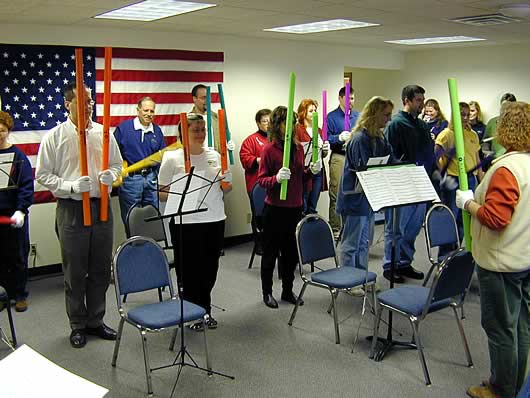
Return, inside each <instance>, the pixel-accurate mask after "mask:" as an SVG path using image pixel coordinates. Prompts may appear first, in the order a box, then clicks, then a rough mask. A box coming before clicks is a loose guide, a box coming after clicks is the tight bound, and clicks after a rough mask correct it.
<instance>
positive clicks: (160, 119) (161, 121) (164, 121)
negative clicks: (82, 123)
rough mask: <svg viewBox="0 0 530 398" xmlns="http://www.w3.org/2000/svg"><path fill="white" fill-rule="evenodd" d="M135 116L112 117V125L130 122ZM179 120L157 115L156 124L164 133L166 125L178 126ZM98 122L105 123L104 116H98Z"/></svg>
mask: <svg viewBox="0 0 530 398" xmlns="http://www.w3.org/2000/svg"><path fill="white" fill-rule="evenodd" d="M134 116H135V114H133V115H124V116H111V117H110V124H111V126H117V125H119V124H120V123H122V122H124V121H126V120H129V119H131V118H132V117H134ZM179 120H180V116H179V115H157V116H156V117H155V123H156V124H158V125H159V126H160V127H161V128H162V131H164V127H165V125H177V124H178V123H179ZM96 121H97V122H98V123H103V116H98V117H97V118H96Z"/></svg>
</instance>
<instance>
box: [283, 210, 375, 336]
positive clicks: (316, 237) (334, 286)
mask: <svg viewBox="0 0 530 398" xmlns="http://www.w3.org/2000/svg"><path fill="white" fill-rule="evenodd" d="M296 245H297V248H298V259H299V262H298V266H299V270H300V277H301V278H302V281H303V282H304V284H303V286H302V289H301V291H300V294H299V296H298V298H299V300H301V299H302V297H303V296H304V293H305V290H306V288H307V286H316V287H319V288H322V289H326V290H328V291H329V292H330V294H331V310H332V311H333V323H334V326H335V342H336V343H337V344H340V334H339V322H338V317H337V309H336V305H335V304H336V303H335V299H336V296H337V294H338V292H340V291H344V292H347V293H349V292H351V290H352V289H355V288H360V287H363V288H364V289H365V291H366V289H368V288H371V291H372V297H373V300H374V302H375V282H376V278H377V275H376V274H375V273H373V272H369V271H368V270H366V271H364V270H360V269H357V268H354V267H344V266H339V263H338V261H337V255H336V253H335V244H334V239H333V231H332V229H331V227H330V225H329V224H328V222H327V221H326V220H325V219H324V218H322V217H321V216H319V215H318V214H309V215H307V216H305V217H304V218H303V219H302V220H301V221H300V222H299V223H298V225H297V227H296ZM322 260H327V263H328V264H327V267H328V268H323V267H325V266H326V265H325V264H322V263H320V262H319V261H322ZM329 263H332V264H331V266H330V264H329ZM311 264H315V268H316V269H317V271H316V272H312V273H309V274H306V273H304V270H303V266H304V265H311ZM299 300H298V302H297V303H296V305H295V307H294V309H293V312H292V314H291V318H290V319H289V326H292V324H293V322H294V318H295V316H296V313H297V311H298V307H299ZM361 321H362V318H361Z"/></svg>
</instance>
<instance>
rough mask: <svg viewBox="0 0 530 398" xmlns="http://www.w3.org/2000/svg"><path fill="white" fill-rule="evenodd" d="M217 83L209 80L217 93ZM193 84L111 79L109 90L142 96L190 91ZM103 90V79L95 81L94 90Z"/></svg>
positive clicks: (99, 91)
mask: <svg viewBox="0 0 530 398" xmlns="http://www.w3.org/2000/svg"><path fill="white" fill-rule="evenodd" d="M218 83H222V81H219V82H213V83H212V82H209V86H210V87H211V90H212V93H217V84H218ZM195 85H197V83H196V82H134V84H133V85H131V84H130V83H129V82H118V81H113V82H112V83H111V91H112V92H113V93H138V94H139V97H142V94H143V93H191V90H192V88H193V86H195ZM103 91H104V89H103V81H102V80H101V81H97V82H96V92H97V93H103ZM135 102H136V101H135ZM190 103H191V96H190Z"/></svg>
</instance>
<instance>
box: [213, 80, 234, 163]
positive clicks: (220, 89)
mask: <svg viewBox="0 0 530 398" xmlns="http://www.w3.org/2000/svg"><path fill="white" fill-rule="evenodd" d="M217 91H218V92H219V101H221V108H222V109H224V111H225V127H226V142H228V141H230V140H231V139H232V134H231V133H230V127H228V118H227V117H226V105H225V95H224V92H223V85H222V84H221V83H218V84H217ZM228 159H229V160H230V164H231V165H234V154H233V153H232V151H228Z"/></svg>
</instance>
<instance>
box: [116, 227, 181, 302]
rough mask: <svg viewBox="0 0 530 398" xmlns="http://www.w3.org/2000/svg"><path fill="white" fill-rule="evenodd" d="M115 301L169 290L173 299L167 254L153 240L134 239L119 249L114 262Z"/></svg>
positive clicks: (139, 237) (136, 237)
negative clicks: (160, 289)
mask: <svg viewBox="0 0 530 398" xmlns="http://www.w3.org/2000/svg"><path fill="white" fill-rule="evenodd" d="M112 264H113V271H114V286H115V288H116V298H117V300H118V305H119V306H121V296H122V295H124V294H129V293H137V292H143V291H146V290H151V289H157V288H161V287H164V286H169V291H170V293H171V297H174V296H175V295H174V291H173V284H172V282H171V274H170V273H169V266H168V263H167V257H166V255H165V253H164V250H162V248H161V247H160V246H159V245H158V243H157V242H155V241H154V240H153V239H151V238H147V237H144V236H133V237H131V238H129V239H127V240H126V241H125V242H124V243H122V244H121V245H120V247H118V249H117V250H116V253H115V254H114V258H113V259H112Z"/></svg>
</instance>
